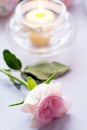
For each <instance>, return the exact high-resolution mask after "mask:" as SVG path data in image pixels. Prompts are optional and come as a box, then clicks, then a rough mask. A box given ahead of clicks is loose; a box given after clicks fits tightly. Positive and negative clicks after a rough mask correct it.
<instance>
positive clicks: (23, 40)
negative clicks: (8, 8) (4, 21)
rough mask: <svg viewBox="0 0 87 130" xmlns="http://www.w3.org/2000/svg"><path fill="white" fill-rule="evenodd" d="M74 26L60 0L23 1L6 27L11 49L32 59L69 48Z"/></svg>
mask: <svg viewBox="0 0 87 130" xmlns="http://www.w3.org/2000/svg"><path fill="white" fill-rule="evenodd" d="M74 34H75V24H74V22H73V18H72V16H71V15H70V13H69V12H68V11H67V9H66V6H65V5H64V4H63V3H62V2H61V1H60V0H25V1H23V2H21V3H19V4H18V6H17V7H16V10H15V13H14V15H13V16H12V18H11V19H10V21H9V23H8V26H7V35H8V38H9V39H10V41H11V44H12V45H13V46H14V48H17V47H19V50H20V49H21V50H23V51H26V53H27V54H31V55H34V56H40V57H41V56H52V55H56V54H59V53H61V52H62V51H64V50H65V49H66V48H67V47H69V45H71V43H72V41H73V38H74Z"/></svg>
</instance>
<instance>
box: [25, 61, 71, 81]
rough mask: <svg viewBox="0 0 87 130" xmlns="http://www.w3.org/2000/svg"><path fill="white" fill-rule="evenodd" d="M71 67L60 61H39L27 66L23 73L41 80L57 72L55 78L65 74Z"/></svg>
mask: <svg viewBox="0 0 87 130" xmlns="http://www.w3.org/2000/svg"><path fill="white" fill-rule="evenodd" d="M69 69H70V67H69V66H66V65H63V64H61V63H58V62H51V63H49V62H39V63H37V64H35V65H32V66H27V67H26V68H25V69H24V72H23V74H27V75H28V76H30V75H31V77H33V79H37V80H40V81H45V80H47V79H48V78H49V77H50V76H52V75H53V74H54V73H56V76H55V78H57V77H58V76H61V75H63V74H65V73H66V72H67V71H68V70H69Z"/></svg>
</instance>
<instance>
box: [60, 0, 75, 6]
mask: <svg viewBox="0 0 87 130" xmlns="http://www.w3.org/2000/svg"><path fill="white" fill-rule="evenodd" d="M62 2H64V4H65V5H66V7H67V8H69V7H70V6H71V5H72V3H73V0H62Z"/></svg>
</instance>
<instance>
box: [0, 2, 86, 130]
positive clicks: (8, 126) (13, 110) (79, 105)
mask: <svg viewBox="0 0 87 130" xmlns="http://www.w3.org/2000/svg"><path fill="white" fill-rule="evenodd" d="M83 1H84V0H83ZM83 1H80V0H78V1H77V3H76V1H75V3H76V4H75V5H73V7H72V9H71V13H72V15H73V17H74V19H75V22H76V24H77V34H76V37H75V39H74V41H73V44H72V46H71V47H70V48H69V50H67V51H66V52H64V53H63V54H61V55H59V56H55V57H50V58H44V59H42V60H48V61H53V60H55V61H60V62H62V63H64V64H67V65H71V71H70V72H69V73H68V74H66V75H65V76H63V77H61V78H59V79H57V80H56V81H60V82H62V84H63V93H64V94H65V95H66V96H67V97H70V99H71V100H72V108H71V110H70V111H69V112H68V114H66V115H65V116H64V118H62V119H59V120H55V121H53V122H52V123H51V124H49V125H48V126H46V127H45V128H42V129H41V130H87V16H86V14H85V11H84V6H83V4H82V2H83ZM7 21H8V19H7V18H5V19H3V20H2V19H1V18H0V68H6V64H5V63H4V61H3V57H2V51H3V50H4V49H10V50H12V48H11V47H10V44H9V42H8V40H7V36H6V33H5V25H6V22H7ZM17 56H19V57H20V58H21V60H22V62H23V66H25V65H26V64H27V63H28V64H33V63H35V62H36V61H39V60H41V59H40V58H34V57H26V58H25V56H24V54H21V53H20V52H19V53H17ZM25 95H26V90H25V89H23V88H22V89H21V90H20V91H18V90H17V89H16V88H15V87H14V86H13V85H12V83H11V82H10V81H9V79H8V78H7V77H6V76H5V75H3V74H2V73H0V130H32V129H31V128H30V127H29V116H28V114H25V113H22V112H21V111H20V106H18V107H10V108H9V107H8V105H9V104H11V103H15V102H17V101H20V100H22V99H24V97H25Z"/></svg>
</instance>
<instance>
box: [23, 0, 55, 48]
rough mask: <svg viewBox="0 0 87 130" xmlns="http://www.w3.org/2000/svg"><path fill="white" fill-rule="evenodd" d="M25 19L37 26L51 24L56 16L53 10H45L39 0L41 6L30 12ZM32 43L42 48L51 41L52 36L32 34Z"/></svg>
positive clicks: (30, 36)
mask: <svg viewBox="0 0 87 130" xmlns="http://www.w3.org/2000/svg"><path fill="white" fill-rule="evenodd" d="M25 19H26V21H27V22H30V23H32V24H34V25H35V24H36V25H40V26H42V25H44V24H46V23H50V22H52V21H53V20H54V19H55V14H54V12H52V11H51V10H48V9H44V7H43V3H42V2H41V0H39V4H38V7H37V9H32V10H30V11H29V12H28V13H27V14H26V15H25ZM29 38H30V40H31V42H32V43H33V44H34V45H37V46H42V45H46V44H48V43H49V41H50V36H47V37H46V36H45V37H44V36H42V35H41V34H40V33H39V32H35V31H33V32H31V33H30V35H29Z"/></svg>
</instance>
